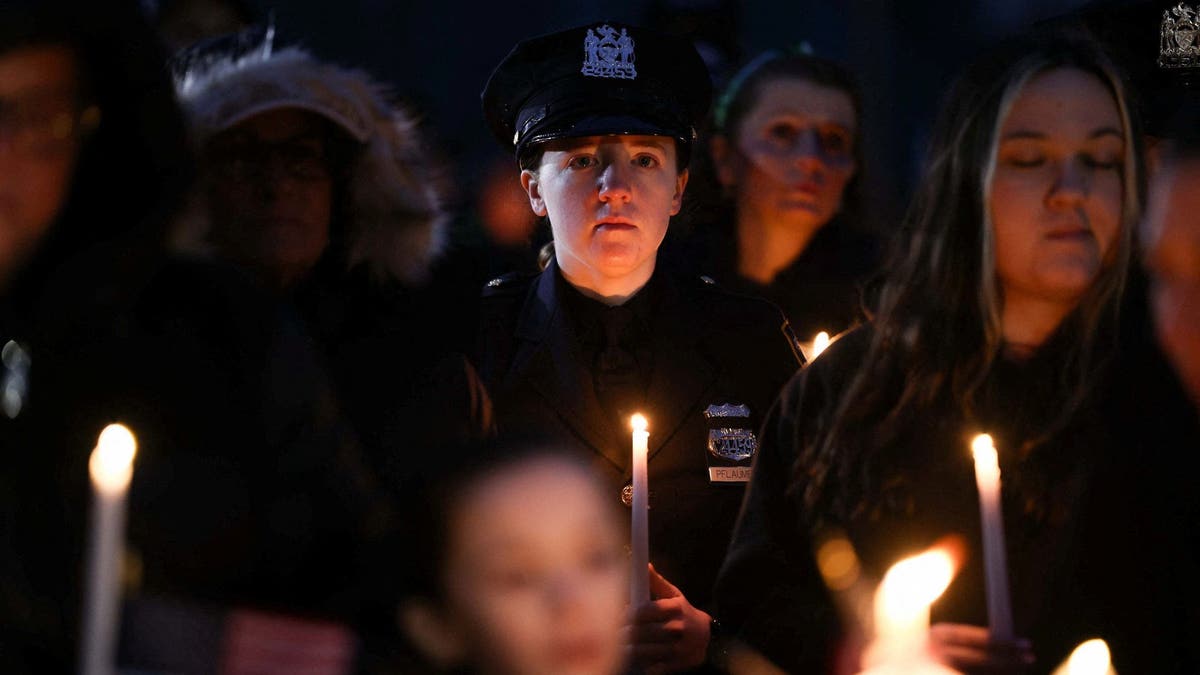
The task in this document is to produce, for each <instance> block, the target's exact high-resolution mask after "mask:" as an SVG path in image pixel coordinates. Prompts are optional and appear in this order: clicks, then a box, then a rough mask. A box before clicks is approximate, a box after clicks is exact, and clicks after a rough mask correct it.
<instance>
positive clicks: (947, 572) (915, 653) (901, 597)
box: [865, 548, 957, 672]
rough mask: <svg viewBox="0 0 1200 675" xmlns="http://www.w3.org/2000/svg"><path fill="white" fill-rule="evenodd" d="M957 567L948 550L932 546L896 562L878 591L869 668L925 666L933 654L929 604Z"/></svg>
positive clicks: (921, 670)
mask: <svg viewBox="0 0 1200 675" xmlns="http://www.w3.org/2000/svg"><path fill="white" fill-rule="evenodd" d="M956 571H957V564H956V562H955V560H954V558H953V557H952V556H951V555H950V553H949V552H948V551H946V550H944V549H941V548H933V549H930V550H928V551H926V552H924V553H921V554H920V555H915V556H912V557H911V558H905V559H904V560H901V561H900V562H898V563H896V564H894V565H892V567H891V568H890V569H888V571H887V574H885V575H884V577H883V581H881V582H880V584H879V588H878V590H876V592H875V613H874V618H875V631H874V633H875V636H874V639H873V640H872V642H871V646H870V648H869V649H868V652H867V655H866V659H865V660H866V661H867V663H868V664H869V665H870V666H872V669H871V672H888V671H892V670H894V669H900V670H906V669H908V668H915V669H916V670H913V671H912V672H925V671H926V670H927V669H925V668H924V665H925V664H927V663H929V662H931V661H932V658H931V657H930V655H929V650H928V645H929V606H930V605H932V604H933V601H934V600H937V599H938V598H939V597H941V595H942V593H943V592H945V590H946V587H947V586H949V585H950V581H951V580H952V579H953V578H954V574H955V572H956Z"/></svg>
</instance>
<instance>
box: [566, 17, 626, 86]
mask: <svg viewBox="0 0 1200 675" xmlns="http://www.w3.org/2000/svg"><path fill="white" fill-rule="evenodd" d="M597 33H599V35H597ZM633 61H634V54H633V38H631V37H629V34H628V33H627V32H626V30H625V29H624V28H622V29H621V32H620V33H618V32H617V30H616V29H615V28H613V27H612V26H609V25H608V24H604V25H602V26H600V27H598V28H596V29H595V30H594V31H593V30H592V29H591V28H589V29H588V31H587V35H586V36H585V37H584V38H583V68H581V69H580V71H579V72H581V73H583V74H584V75H587V76H588V77H614V78H619V79H622V80H633V79H636V78H637V68H635V67H634V65H633Z"/></svg>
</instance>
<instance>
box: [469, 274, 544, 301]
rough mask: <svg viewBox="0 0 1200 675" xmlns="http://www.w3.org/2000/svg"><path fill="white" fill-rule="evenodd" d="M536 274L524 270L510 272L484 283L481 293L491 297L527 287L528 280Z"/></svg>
mask: <svg viewBox="0 0 1200 675" xmlns="http://www.w3.org/2000/svg"><path fill="white" fill-rule="evenodd" d="M534 276H536V275H532V274H528V273H524V272H508V273H506V274H501V275H500V276H498V277H496V278H495V279H492V280H491V281H488V282H487V283H485V284H484V285H483V290H482V293H481V295H482V296H483V297H485V298H491V297H496V296H501V295H509V294H511V293H515V292H517V291H519V290H521V289H522V288H524V287H525V284H526V282H528V281H529V280H530V279H532V278H533V277H534Z"/></svg>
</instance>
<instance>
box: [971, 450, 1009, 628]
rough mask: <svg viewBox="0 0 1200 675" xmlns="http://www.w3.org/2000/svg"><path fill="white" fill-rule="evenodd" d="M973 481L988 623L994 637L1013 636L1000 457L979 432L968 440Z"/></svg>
mask: <svg viewBox="0 0 1200 675" xmlns="http://www.w3.org/2000/svg"><path fill="white" fill-rule="evenodd" d="M971 450H972V453H973V454H974V456H975V483H976V485H977V486H978V487H979V517H980V525H981V531H982V533H983V573H984V583H985V584H986V586H987V610H988V627H989V630H990V631H991V638H992V639H993V640H1011V639H1012V638H1013V627H1012V610H1011V609H1010V607H1009V598H1008V562H1007V560H1006V555H1005V545H1004V519H1003V515H1002V513H1003V512H1002V511H1001V508H1000V461H999V457H998V456H997V454H996V447H995V446H994V445H992V437H991V436H989V435H987V434H980V435H978V436H976V437H975V440H974V441H972V442H971Z"/></svg>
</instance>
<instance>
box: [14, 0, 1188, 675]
mask: <svg viewBox="0 0 1200 675" xmlns="http://www.w3.org/2000/svg"><path fill="white" fill-rule="evenodd" d="M210 4H211V6H210ZM210 4H207V3H191V4H189V3H185V2H182V1H180V2H176V3H165V4H163V5H162V7H161V8H160V11H159V12H158V13H154V12H150V11H148V9H147V6H146V4H145V3H139V2H133V1H132V0H131V1H129V2H112V3H89V2H82V1H80V0H12V1H10V2H5V3H3V5H0V347H2V353H0V356H2V369H0V452H3V453H4V456H5V459H6V460H7V461H6V469H5V470H4V471H0V670H3V672H6V673H64V672H79V671H81V670H82V668H83V666H82V664H86V663H90V662H91V661H89V659H90V658H92V657H94V655H92V654H87V653H84V652H85V650H86V649H90V648H93V647H94V646H95V644H96V643H95V641H94V640H93V639H92V638H93V637H94V636H91V635H89V636H87V638H86V639H85V635H84V634H85V632H87V631H89V630H94V629H95V628H96V626H95V625H94V624H93V623H91V622H88V621H85V620H84V609H83V608H84V606H85V605H86V603H87V602H88V598H90V597H92V594H93V593H94V592H95V591H96V587H95V585H96V584H97V578H96V577H95V576H93V575H91V574H90V573H89V569H91V568H90V567H89V566H88V565H89V563H90V562H92V561H91V560H90V558H91V557H92V556H95V555H97V553H96V551H97V550H98V549H96V548H95V547H94V546H90V542H91V541H92V538H93V537H95V536H96V531H95V530H96V528H97V527H98V523H99V521H98V520H93V515H94V513H93V510H94V509H96V508H97V503H98V502H96V501H94V497H93V486H92V485H91V482H90V480H89V473H88V465H89V457H90V455H91V452H92V449H93V448H94V447H95V446H96V444H97V436H98V435H99V433H100V431H101V430H102V429H104V428H105V427H106V426H107V425H108V424H111V423H121V424H124V425H125V426H127V427H128V428H129V429H130V430H132V431H133V433H134V434H135V435H136V438H137V443H138V449H137V454H136V458H135V461H134V469H133V473H132V481H131V483H130V485H129V486H128V490H127V508H126V515H125V518H124V530H123V533H122V534H121V545H120V546H119V552H120V555H119V557H118V563H119V575H118V576H119V579H118V588H116V589H114V590H115V592H116V593H117V597H118V598H119V605H120V609H119V613H118V617H117V618H116V619H114V623H113V625H111V626H107V627H106V628H107V634H109V635H111V636H112V637H113V639H114V644H113V645H112V661H113V662H112V663H111V664H109V665H110V667H111V668H110V671H109V672H129V673H134V672H136V673H189V674H190V673H262V674H269V673H285V672H286V673H295V672H308V673H330V674H331V675H332V674H345V675H349V674H351V673H353V674H356V675H357V674H362V675H383V674H390V673H458V672H469V673H521V674H526V673H528V674H533V673H546V674H562V673H577V674H579V675H584V674H589V675H620V674H625V675H633V674H635V673H696V674H699V673H732V674H734V675H738V674H741V673H745V674H752V673H779V672H786V673H828V674H837V675H841V674H843V673H846V674H849V673H860V672H868V671H869V672H876V669H878V672H961V673H1051V672H1054V671H1055V669H1056V668H1058V667H1059V666H1060V665H1061V664H1063V663H1064V662H1065V661H1066V660H1067V659H1068V657H1069V656H1070V654H1071V653H1072V649H1073V648H1075V647H1076V646H1078V645H1080V644H1082V643H1085V642H1086V641H1087V640H1090V639H1093V638H1101V639H1103V640H1104V641H1105V642H1106V644H1107V647H1108V650H1109V653H1110V658H1111V664H1112V668H1113V669H1115V671H1117V672H1123V673H1143V672H1145V673H1193V672H1198V671H1200V526H1198V525H1197V523H1200V499H1198V498H1197V497H1196V496H1195V494H1194V491H1192V490H1191V489H1190V486H1189V482H1190V480H1191V476H1192V475H1193V469H1194V468H1195V467H1196V465H1197V462H1196V461H1195V459H1194V456H1195V455H1196V452H1197V451H1198V450H1200V226H1198V225H1197V223H1196V222H1195V218H1194V214H1193V213H1192V212H1191V211H1190V207H1191V205H1192V204H1193V202H1195V200H1196V198H1197V197H1196V195H1198V194H1200V161H1198V160H1200V143H1198V141H1200V132H1198V130H1200V98H1198V99H1197V100H1195V101H1194V100H1192V97H1191V96H1190V89H1189V87H1190V86H1191V85H1190V84H1189V82H1190V80H1189V79H1188V78H1187V77H1185V76H1186V75H1190V73H1191V70H1190V69H1193V68H1194V69H1196V70H1198V71H1200V63H1194V62H1188V61H1187V60H1186V59H1184V60H1183V61H1182V62H1181V61H1180V60H1179V59H1175V60H1174V61H1172V60H1171V59H1169V58H1166V59H1165V61H1164V62H1165V63H1167V65H1166V66H1162V67H1163V68H1168V69H1169V71H1168V73H1167V74H1168V75H1171V74H1174V73H1178V74H1179V75H1180V80H1179V84H1178V92H1181V93H1179V95H1173V96H1170V97H1156V96H1154V95H1153V94H1154V93H1161V91H1162V88H1161V87H1162V85H1161V81H1162V78H1163V74H1162V72H1160V71H1155V75H1156V77H1157V78H1158V79H1156V81H1155V85H1154V86H1155V89H1154V90H1153V91H1151V89H1150V87H1149V86H1148V85H1146V83H1145V81H1144V79H1139V73H1142V72H1143V71H1144V68H1141V64H1140V63H1131V62H1130V50H1129V49H1128V45H1125V47H1126V48H1125V49H1121V48H1118V47H1120V46H1121V45H1120V44H1115V43H1114V38H1113V32H1112V31H1104V30H1100V29H1099V28H1098V26H1099V25H1100V24H1099V23H1097V22H1096V21H1095V17H1094V16H1087V15H1080V16H1078V17H1074V18H1071V17H1067V18H1065V19H1064V20H1061V21H1055V22H1046V23H1043V24H1039V25H1035V26H1030V27H1028V28H1027V29H1025V30H1022V31H1020V32H1019V33H1018V34H1015V35H1012V36H1009V37H1008V38H1006V39H1004V40H1002V41H999V42H998V43H996V44H991V45H987V46H986V48H981V49H980V50H979V53H978V54H977V55H976V56H975V57H974V58H973V59H972V60H971V61H970V62H969V63H968V64H965V66H964V68H963V70H962V71H961V74H960V75H959V77H958V78H957V79H956V80H955V81H954V82H953V83H952V84H951V86H949V87H948V88H947V90H946V93H945V95H944V98H943V99H942V101H941V104H940V108H939V110H940V112H939V115H938V117H937V119H936V120H935V121H934V124H933V127H932V129H933V131H932V135H931V138H930V141H929V145H928V148H927V155H926V159H925V162H924V164H923V166H922V168H921V173H920V176H919V178H918V180H917V181H916V182H915V183H916V185H917V186H918V187H917V190H916V191H915V193H914V195H913V196H912V199H911V203H910V204H909V207H908V209H907V211H906V212H905V214H904V216H903V218H901V219H900V220H899V221H898V222H896V223H894V224H887V223H878V222H877V219H878V216H879V214H875V213H872V203H873V202H872V199H871V195H870V194H867V192H866V189H865V187H864V185H865V183H864V181H863V180H861V178H862V175H863V172H864V171H865V170H867V169H868V167H870V166H871V165H872V163H873V162H874V159H873V157H872V148H871V147H870V144H869V143H867V142H866V140H867V139H864V137H863V134H862V129H863V128H864V126H865V123H864V120H863V119H862V116H863V114H864V108H863V105H862V97H863V95H864V93H863V92H864V90H863V83H861V82H859V80H858V78H857V77H856V75H855V73H854V72H853V71H852V69H850V68H849V67H847V66H846V65H845V64H843V63H839V62H838V61H837V60H835V59H831V58H828V57H826V56H822V55H817V54H814V53H813V50H812V49H811V48H810V47H808V46H807V45H806V44H804V43H803V41H802V39H801V38H802V37H803V36H801V35H798V36H797V41H796V46H787V47H780V48H779V49H774V50H768V51H764V52H761V53H758V54H752V55H750V56H749V57H748V58H746V59H745V60H744V63H741V64H736V67H734V68H731V69H730V72H729V75H728V76H727V77H722V78H719V79H718V78H715V77H714V74H713V71H712V68H711V66H710V65H709V64H708V63H707V62H706V61H705V59H704V58H702V56H701V53H700V52H699V51H698V50H697V49H696V46H695V44H694V43H693V41H692V40H691V39H690V38H689V37H688V36H686V35H682V34H679V33H678V32H673V31H666V30H662V29H657V28H654V27H652V26H641V25H630V24H627V23H624V22H618V21H614V20H609V19H607V18H605V17H600V18H598V19H597V20H595V21H592V22H589V23H586V24H581V25H578V26H575V27H571V28H567V29H562V30H554V31H547V32H531V33H530V34H528V35H524V36H518V39H517V40H516V41H515V44H514V45H513V46H512V48H511V51H509V52H508V53H507V54H505V55H503V56H502V57H501V58H499V59H497V61H496V64H495V68H494V70H493V71H492V73H491V75H490V77H489V78H488V79H487V80H486V82H481V83H474V84H472V83H447V86H471V87H474V88H476V89H478V91H479V97H480V103H481V108H480V119H481V122H482V123H483V124H484V125H486V127H487V128H488V129H489V130H490V131H491V132H492V134H493V135H494V137H495V140H496V142H497V149H498V151H499V153H500V155H501V156H502V157H504V158H505V159H506V163H501V164H497V165H496V166H494V167H488V168H486V170H484V171H482V172H481V175H483V176H485V177H486V180H485V181H483V183H482V184H483V188H482V189H481V193H480V197H479V200H478V204H477V205H476V207H475V209H474V212H473V213H472V214H471V216H472V217H478V218H479V219H480V225H481V227H485V228H487V231H486V232H485V233H484V236H481V237H475V238H472V237H470V236H467V237H465V238H464V234H463V232H461V231H460V230H459V229H456V228H455V227H454V226H453V223H454V222H455V221H456V220H457V219H458V218H459V217H460V216H461V215H462V214H458V213H455V212H454V206H453V205H454V204H455V203H456V202H455V199H454V198H453V195H454V193H455V190H456V189H458V186H457V181H456V173H455V172H456V168H455V167H454V166H453V163H452V162H451V161H450V159H449V158H448V157H447V156H446V155H445V154H444V153H443V152H442V151H441V150H440V149H439V148H438V147H437V146H436V143H435V142H434V141H433V139H435V138H436V137H437V134H436V133H435V131H436V130H435V129H431V128H430V126H429V124H430V122H429V120H426V119H423V118H422V116H421V115H420V114H419V113H418V112H417V111H415V110H414V109H412V108H411V107H410V106H408V105H407V104H405V103H403V102H402V100H403V99H402V97H401V96H400V93H399V92H397V91H396V89H395V85H392V84H388V83H385V82H382V81H380V80H379V79H378V78H377V77H376V76H374V75H373V74H371V73H370V72H367V71H365V70H362V69H357V68H351V67H347V66H344V65H342V64H340V63H338V62H337V60H336V59H330V58H326V57H322V56H319V55H317V54H315V53H313V52H312V51H310V50H309V49H307V48H305V47H304V46H303V45H302V44H288V43H286V42H285V41H283V40H281V39H279V37H278V36H277V35H276V32H275V30H274V26H273V25H272V22H271V20H270V18H269V17H265V18H264V17H259V16H255V14H254V12H252V11H251V10H250V9H249V8H248V7H247V6H245V5H244V4H243V3H231V4H230V5H228V6H225V7H223V8H222V9H220V11H218V9H216V8H217V7H218V6H220V5H221V3H210ZM193 5H195V6H193ZM1184 9H1185V10H1186V7H1185V8H1184ZM206 11H207V12H209V13H208V14H205V12H206ZM1187 12H1191V14H1187ZM193 13H195V14H193ZM1176 14H1177V15H1176V16H1175V19H1173V21H1175V22H1176V23H1170V24H1168V22H1167V19H1168V18H1170V16H1171V15H1163V16H1162V17H1159V16H1158V14H1157V13H1154V17H1153V19H1154V22H1155V23H1154V24H1153V25H1152V26H1149V27H1147V28H1148V29H1149V30H1161V35H1162V43H1161V45H1160V48H1161V50H1163V51H1162V52H1161V54H1164V55H1168V56H1170V55H1173V54H1176V52H1180V50H1183V51H1186V49H1187V48H1188V45H1187V44H1185V42H1186V39H1185V38H1184V37H1180V36H1176V35H1175V34H1174V33H1171V32H1170V30H1169V29H1170V27H1172V26H1176V25H1177V24H1178V22H1179V21H1187V20H1191V21H1193V24H1195V22H1196V21H1197V18H1196V12H1194V11H1192V10H1187V11H1186V12H1183V13H1180V12H1177V13H1176ZM203 16H207V17H208V19H206V20H205V19H200V18H197V17H203ZM1189 17H1190V19H1189ZM1160 19H1161V20H1162V23H1161V25H1160V24H1159V23H1158V22H1159V20H1160ZM1195 25H1196V27H1197V28H1200V24H1195ZM206 26H207V27H208V28H207V29H205V27H206ZM168 30H169V31H170V32H168ZM1171 30H1173V29H1171ZM1181 30H1182V29H1181ZM1193 34H1194V31H1193ZM1181 35H1182V34H1181ZM1172 40H1175V42H1172ZM1171 50H1174V51H1171ZM1180 53H1182V52H1180ZM1156 56H1160V54H1157V53H1156ZM1161 58H1165V57H1161ZM1193 61H1196V59H1195V58H1193ZM1181 64H1182V65H1181ZM1170 69H1174V70H1170ZM717 82H719V84H714V83H717ZM493 227H494V228H495V230H494V231H493V229H492V228H493ZM881 233H886V234H881ZM820 332H823V333H826V335H828V336H830V337H831V340H832V342H831V344H830V345H829V347H828V349H827V350H826V351H821V352H818V350H817V348H816V346H815V342H814V336H816V335H817V334H818V333H820ZM635 415H643V416H644V417H645V419H646V420H648V437H647V441H646V447H645V450H644V452H645V455H644V457H642V458H641V459H640V460H639V458H638V454H637V453H638V451H637V449H636V448H637V442H636V439H637V438H638V436H637V432H633V431H632V427H631V424H632V418H633V417H634V416H635ZM631 432H632V433H633V436H632V438H633V439H634V443H633V446H634V447H633V451H631ZM981 433H987V434H989V435H990V437H991V438H992V439H993V441H994V443H995V448H996V452H997V457H998V467H999V471H1000V475H1001V476H1002V483H1001V486H1002V490H1001V491H1000V497H999V507H998V508H999V513H1000V514H1001V515H1002V517H1003V525H1004V528H1003V536H1002V542H1003V545H1004V550H1005V551H1006V553H1007V557H1006V558H1005V559H1004V560H1005V562H1004V563H1003V567H1002V568H1000V570H999V574H1000V575H1001V577H1002V578H1003V579H1004V581H1005V584H1004V586H1005V590H1004V592H1003V597H1004V599H1005V600H1006V602H1009V603H1011V615H1010V616H1009V617H1008V619H1007V621H1008V623H1010V624H1011V625H1006V626H1004V627H998V626H997V625H996V624H995V623H994V622H995V620H996V619H995V609H996V608H995V605H994V603H995V601H996V587H995V583H996V581H995V580H996V569H995V568H994V567H993V562H994V560H995V558H994V557H992V556H993V554H994V549H988V546H989V544H988V543H987V542H988V541H989V539H988V537H989V532H988V531H987V527H985V525H986V523H985V522H984V521H985V518H984V517H983V516H981V512H982V510H983V507H982V506H981V504H982V500H981V496H982V494H983V487H982V484H981V483H977V471H978V469H977V468H976V466H975V465H974V462H973V461H972V456H971V454H970V447H971V439H972V437H974V436H975V435H976V434H981ZM642 462H644V464H642ZM642 491H645V492H642ZM643 504H645V505H647V506H646V509H647V511H646V513H645V514H643V515H645V516H646V518H647V521H648V526H647V529H646V530H645V531H641V530H639V528H638V527H637V526H636V525H631V522H632V523H637V522H638V514H637V513H636V512H635V511H634V510H633V508H634V506H635V505H643ZM639 535H642V536H645V540H644V541H645V543H646V546H647V548H646V549H645V550H642V551H641V553H643V554H645V555H646V556H647V557H648V564H647V565H643V566H642V567H644V568H642V567H634V566H633V565H632V564H631V562H630V561H631V560H636V559H639V558H638V555H637V553H638V550H640V549H639V539H638V536H639ZM947 537H952V538H953V539H954V541H956V542H957V544H956V546H955V551H956V557H955V570H954V577H953V579H952V580H951V581H949V582H948V585H947V586H946V588H945V589H944V593H942V594H941V595H940V597H938V598H937V599H936V601H934V600H933V598H930V599H929V601H928V602H929V603H931V606H930V607H929V608H928V610H927V612H928V614H927V617H928V618H927V619H925V620H924V621H923V622H922V623H921V624H920V625H919V627H918V628H919V630H918V631H917V633H916V635H917V636H918V637H917V638H915V639H916V641H917V642H916V644H917V645H918V647H919V649H918V650H917V653H919V658H918V660H917V661H915V662H902V663H900V662H888V661H887V660H886V659H887V658H891V657H890V656H888V654H891V652H887V653H884V652H880V651H879V650H873V649H872V642H873V640H874V639H875V638H877V637H878V635H879V634H880V633H881V631H883V624H882V621H883V619H881V618H880V616H881V615H880V614H879V613H878V612H872V610H871V607H870V606H869V602H866V601H869V600H870V598H871V595H870V593H869V592H864V591H863V589H874V588H875V587H876V586H877V585H878V584H880V581H881V580H882V579H884V577H885V575H886V574H887V572H888V571H889V568H891V566H892V565H893V564H895V563H897V562H898V561H901V560H903V559H906V558H907V557H909V556H913V555H916V554H919V553H921V552H922V551H926V550H929V549H930V548H931V547H934V546H937V545H938V544H939V542H944V541H946V538H947ZM830 542H834V543H836V544H837V545H838V546H840V547H841V549H840V550H841V551H842V556H843V563H844V564H842V566H841V568H840V569H841V571H840V572H839V574H838V575H835V576H839V575H840V578H839V579H831V572H830V568H829V561H828V559H827V558H828V556H827V552H828V550H829V549H828V544H829V543H830ZM985 549H988V550H985ZM847 560H848V561H850V562H846V561H847ZM850 577H852V578H850ZM631 589H634V590H632V591H631ZM636 589H648V593H647V594H646V596H641V595H639V592H638V591H637V590H636ZM864 599H865V600H864ZM864 603H865V604H864ZM881 654H883V656H881ZM880 659H884V660H882V661H881V660H880ZM906 668H909V669H910V670H906ZM913 668H916V669H918V670H911V669H913ZM889 669H893V670H889Z"/></svg>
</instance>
